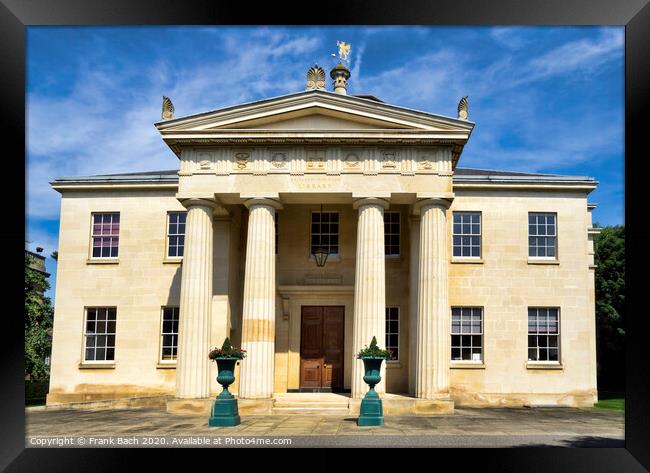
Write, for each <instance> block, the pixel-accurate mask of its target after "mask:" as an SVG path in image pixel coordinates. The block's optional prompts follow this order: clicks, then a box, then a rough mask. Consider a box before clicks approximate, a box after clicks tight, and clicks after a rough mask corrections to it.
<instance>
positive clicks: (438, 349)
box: [415, 199, 451, 399]
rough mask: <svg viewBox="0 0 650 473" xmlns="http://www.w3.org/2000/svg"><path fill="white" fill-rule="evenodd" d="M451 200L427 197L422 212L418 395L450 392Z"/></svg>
mask: <svg viewBox="0 0 650 473" xmlns="http://www.w3.org/2000/svg"><path fill="white" fill-rule="evenodd" d="M450 204H451V202H450V201H449V200H446V199H425V200H422V201H420V202H418V203H417V204H416V206H415V208H416V213H417V211H418V210H419V212H420V245H419V247H420V257H419V269H418V312H417V347H416V360H415V361H416V368H415V370H416V380H415V397H417V398H422V399H436V398H440V397H447V396H448V395H449V358H450V356H451V354H450V334H449V333H450V332H449V326H450V322H449V319H450V317H451V316H450V313H449V295H448V280H447V265H448V264H449V261H448V257H447V245H448V238H447V216H446V212H447V209H448V208H449V206H450Z"/></svg>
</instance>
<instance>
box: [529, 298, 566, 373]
mask: <svg viewBox="0 0 650 473" xmlns="http://www.w3.org/2000/svg"><path fill="white" fill-rule="evenodd" d="M531 309H535V310H539V309H545V310H549V309H554V310H557V334H549V333H547V334H546V336H556V337H557V360H539V359H538V360H529V359H528V352H529V350H530V349H531V347H530V344H529V341H528V337H530V336H531V334H530V331H529V328H528V313H529V311H530V310H531ZM537 317H539V313H538V314H537ZM561 319H562V317H561V310H560V307H559V306H529V307H527V308H526V363H527V364H528V365H558V366H561V365H562V328H561ZM537 325H539V324H537ZM534 336H539V333H535V334H534ZM535 348H536V349H537V355H538V357H539V344H537V346H536V347H535ZM546 348H547V349H548V348H549V347H548V345H547V347H546Z"/></svg>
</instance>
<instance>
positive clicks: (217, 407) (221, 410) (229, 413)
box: [208, 398, 241, 427]
mask: <svg viewBox="0 0 650 473" xmlns="http://www.w3.org/2000/svg"><path fill="white" fill-rule="evenodd" d="M240 423H241V419H240V417H239V409H238V406H237V399H234V398H233V399H220V398H217V399H215V400H214V405H213V406H212V416H210V420H209V421H208V425H209V426H210V427H234V426H235V425H239V424H240Z"/></svg>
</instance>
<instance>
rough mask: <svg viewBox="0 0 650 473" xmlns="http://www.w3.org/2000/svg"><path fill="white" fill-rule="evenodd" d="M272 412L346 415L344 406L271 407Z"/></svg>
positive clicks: (346, 409) (280, 413) (346, 410)
mask: <svg viewBox="0 0 650 473" xmlns="http://www.w3.org/2000/svg"><path fill="white" fill-rule="evenodd" d="M271 413H272V414H279V415H321V416H322V415H332V416H333V415H347V414H348V408H347V406H346V407H273V409H271Z"/></svg>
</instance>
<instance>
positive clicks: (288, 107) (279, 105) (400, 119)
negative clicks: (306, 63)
mask: <svg viewBox="0 0 650 473" xmlns="http://www.w3.org/2000/svg"><path fill="white" fill-rule="evenodd" d="M319 106H320V107H323V108H327V109H330V110H334V111H338V112H342V113H350V114H355V115H361V116H366V117H368V118H374V119H379V120H384V121H389V122H394V123H396V124H401V125H406V126H409V125H411V126H413V125H415V126H417V125H420V126H424V127H431V126H433V125H435V126H434V128H437V127H440V126H442V127H445V126H447V127H450V128H460V129H464V130H466V131H467V132H471V130H472V129H473V128H474V123H473V122H470V121H467V120H460V119H457V118H452V117H447V116H444V115H436V114H432V113H428V112H423V111H419V110H413V109H408V108H404V107H399V106H396V105H390V104H385V103H379V102H375V101H373V100H368V99H363V98H360V97H354V96H348V95H341V94H333V93H331V92H323V91H308V92H299V93H296V94H290V95H285V96H281V97H274V98H270V99H264V100H260V101H257V102H251V103H247V104H241V105H235V106H232V107H227V108H223V109H218V110H213V111H210V112H205V113H200V114H195V115H190V116H186V117H180V118H177V119H173V120H166V121H161V122H157V123H155V126H156V128H158V130H159V131H160V132H161V133H163V132H164V131H165V130H168V129H170V128H174V129H184V128H185V129H186V128H188V127H193V128H197V127H198V128H200V127H203V126H206V125H213V126H219V125H221V126H225V125H231V124H232V123H236V122H238V121H248V120H252V119H257V118H262V117H268V116H272V115H274V114H280V113H288V112H292V111H298V110H302V109H308V108H312V107H316V108H317V107H319Z"/></svg>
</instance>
